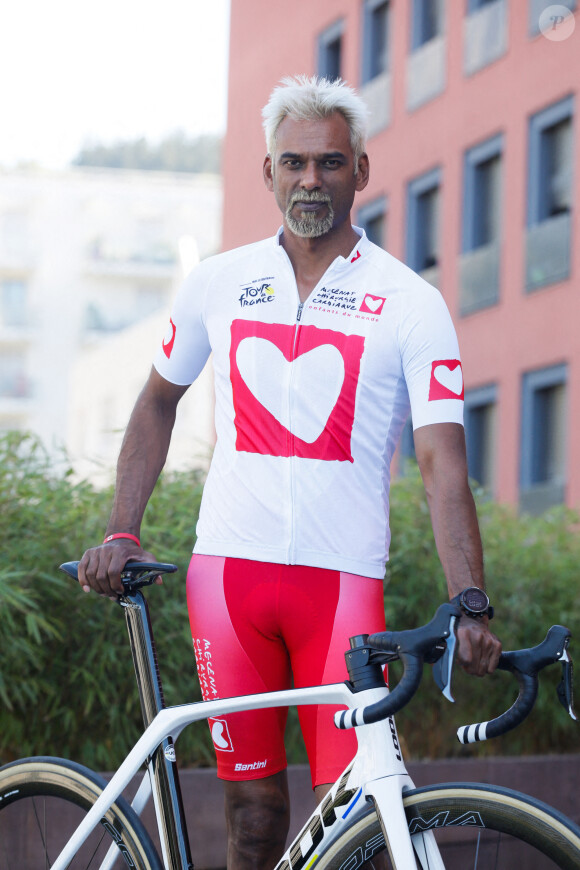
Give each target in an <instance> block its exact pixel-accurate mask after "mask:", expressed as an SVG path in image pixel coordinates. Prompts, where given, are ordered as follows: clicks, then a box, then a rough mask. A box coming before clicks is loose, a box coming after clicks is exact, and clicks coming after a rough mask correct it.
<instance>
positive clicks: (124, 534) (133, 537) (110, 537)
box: [103, 532, 141, 547]
mask: <svg viewBox="0 0 580 870" xmlns="http://www.w3.org/2000/svg"><path fill="white" fill-rule="evenodd" d="M118 538H128V540H129V541H134V542H135V543H136V544H137V546H138V547H140V546H141V541H140V540H139V538H138V537H137V535H131V534H129V532H116V533H115V534H114V535H107V537H106V538H105V540H104V541H103V544H108V543H109V541H116V540H117V539H118Z"/></svg>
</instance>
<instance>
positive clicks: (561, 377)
mask: <svg viewBox="0 0 580 870" xmlns="http://www.w3.org/2000/svg"><path fill="white" fill-rule="evenodd" d="M567 384H568V366H567V364H566V363H560V364H559V365H554V366H549V367H547V368H542V369H536V370H534V371H530V372H525V373H524V375H523V379H522V420H521V433H520V445H521V462H520V490H521V492H522V493H525V492H526V491H528V490H531V489H533V488H534V487H535V486H538V485H543V484H550V483H551V481H550V480H547V481H546V480H542V479H538V477H539V475H538V468H539V463H540V461H541V460H540V459H539V458H538V450H539V447H538V437H539V438H540V439H541V438H543V437H544V436H543V434H542V433H541V432H540V433H538V426H537V424H538V423H539V425H540V426H541V425H542V421H540V420H539V408H538V401H537V400H538V394H539V393H540V392H541V391H543V390H546V389H550V388H553V387H559V386H564V387H567Z"/></svg>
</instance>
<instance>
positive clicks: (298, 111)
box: [262, 75, 368, 171]
mask: <svg viewBox="0 0 580 870" xmlns="http://www.w3.org/2000/svg"><path fill="white" fill-rule="evenodd" d="M334 112H340V113H341V115H342V116H343V117H344V119H345V121H346V123H347V124H348V128H349V130H350V144H351V147H352V150H353V153H354V165H355V171H356V167H357V165H358V159H359V157H360V156H361V154H362V153H363V152H364V150H365V148H366V138H367V119H368V109H367V107H366V105H365V103H364V102H363V101H362V99H361V98H360V97H359V96H358V94H357V93H356V92H355V90H354V89H353V88H351V87H349V86H348V85H347V84H346V83H345V82H343V81H342V79H336V80H334V81H330V80H329V79H326V78H319V77H318V76H306V75H300V76H294V77H293V76H286V77H285V78H283V79H281V81H280V84H279V85H277V86H276V87H275V88H274V90H273V91H272V93H271V94H270V99H269V100H268V102H267V103H266V105H265V106H264V108H263V109H262V118H263V127H264V133H265V135H266V147H267V149H268V154H270V156H272V155H273V154H274V151H275V148H276V133H277V131H278V127H279V126H280V124H281V123H282V121H283V120H284V118H286V117H287V116H289V117H291V118H293V119H294V120H296V121H314V120H319V119H322V118H328V117H329V116H330V115H332V114H334Z"/></svg>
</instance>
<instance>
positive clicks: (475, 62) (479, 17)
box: [463, 0, 508, 75]
mask: <svg viewBox="0 0 580 870" xmlns="http://www.w3.org/2000/svg"><path fill="white" fill-rule="evenodd" d="M507 42H508V26H507V3H506V0H495V2H493V3H487V4H486V5H485V6H482V7H481V9H477V10H476V11H475V12H472V13H471V14H470V15H467V16H466V18H465V24H464V43H463V69H464V71H465V74H466V75H473V73H476V72H477V71H478V70H480V69H482V68H483V67H485V66H487V65H488V64H490V63H493V61H495V60H498V58H500V57H502V55H504V54H505V53H506V51H507Z"/></svg>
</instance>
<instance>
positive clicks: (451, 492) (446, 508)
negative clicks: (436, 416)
mask: <svg viewBox="0 0 580 870" xmlns="http://www.w3.org/2000/svg"><path fill="white" fill-rule="evenodd" d="M414 438H415V453H416V455H417V461H418V463H419V468H420V470H421V476H422V478H423V483H424V486H425V492H426V494H427V502H428V504H429V510H430V513H431V522H432V525H433V533H434V535H435V543H436V545H437V552H438V554H439V558H440V560H441V564H442V566H443V570H444V572H445V577H446V578H447V586H448V590H449V597H450V598H453V597H454V596H455V595H457V594H458V593H459V592H461V591H462V590H463V589H465V588H466V587H468V586H479V587H480V588H481V589H483V588H484V577H483V550H482V545H481V536H480V534H479V524H478V521H477V513H476V510H475V503H474V501H473V496H472V494H471V490H470V488H469V483H468V476H467V457H466V452H465V435H464V430H463V427H462V426H461V425H460V424H458V423H435V424H433V425H430V426H421V427H420V428H418V429H416V430H415V433H414ZM487 623H488V619H487V617H486V616H485V617H483V618H482V619H472V618H470V617H467V616H464V617H462V618H461V620H460V621H459V627H458V632H457V638H458V641H459V643H458V653H457V656H458V660H459V662H460V664H461V665H462V666H463V668H464V669H465V670H466V671H467V672H468V673H470V674H476V675H478V676H483V675H484V674H486V673H491V672H492V671H494V670H495V668H496V667H497V663H498V661H499V656H500V653H501V644H500V642H499V640H498V639H497V638H496V637H495V635H494V634H492V633H491V632H490V631H489V628H488V624H487Z"/></svg>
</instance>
